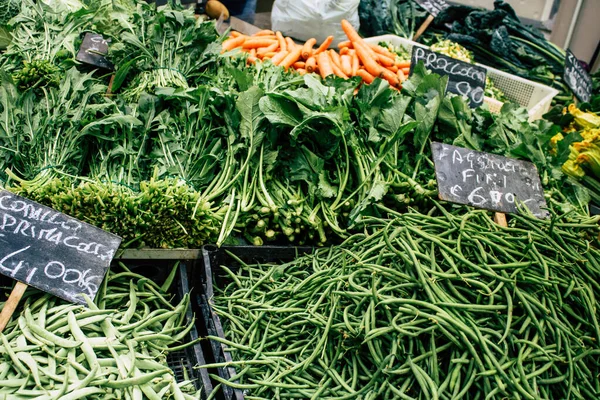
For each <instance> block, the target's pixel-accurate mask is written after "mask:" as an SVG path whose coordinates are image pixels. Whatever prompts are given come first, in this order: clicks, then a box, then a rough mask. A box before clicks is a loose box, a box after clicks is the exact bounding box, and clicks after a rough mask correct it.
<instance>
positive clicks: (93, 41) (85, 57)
mask: <svg viewBox="0 0 600 400" xmlns="http://www.w3.org/2000/svg"><path fill="white" fill-rule="evenodd" d="M108 43H109V42H108V40H106V39H104V37H102V35H99V34H97V33H90V32H88V33H86V34H85V36H84V37H83V42H82V43H81V47H80V48H79V52H77V57H75V58H76V59H77V61H80V62H82V63H86V64H90V65H93V66H95V67H100V68H103V69H108V70H110V71H112V70H114V69H115V67H114V65H113V64H112V63H111V62H110V61H108V59H107V58H106V55H107V54H108Z"/></svg>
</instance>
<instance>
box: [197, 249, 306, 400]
mask: <svg viewBox="0 0 600 400" xmlns="http://www.w3.org/2000/svg"><path fill="white" fill-rule="evenodd" d="M228 252H231V254H233V255H235V257H238V258H239V259H240V260H242V261H243V262H245V263H261V264H270V263H273V264H276V263H281V262H287V261H292V260H293V259H294V258H295V257H297V256H298V255H301V254H306V253H311V252H312V248H311V247H279V246H261V247H256V246H231V247H227V246H224V247H222V248H217V247H216V246H205V247H204V248H203V250H202V261H203V262H202V263H201V265H200V267H199V268H196V269H195V271H194V273H193V274H192V276H191V279H192V282H193V284H194V285H195V286H196V287H201V288H202V293H201V294H200V295H199V296H197V298H196V303H195V306H196V310H195V311H196V313H197V314H198V315H200V314H202V316H203V317H204V318H197V319H196V324H197V325H199V326H198V330H199V331H201V332H206V334H208V335H211V336H218V337H221V338H225V333H224V331H223V326H222V325H221V321H220V319H219V317H218V316H217V315H216V314H215V313H213V312H212V310H211V305H212V304H213V295H214V285H215V284H217V285H220V284H227V283H228V282H229V279H228V277H227V275H226V274H225V273H224V272H223V270H222V268H221V266H222V265H226V266H227V268H229V269H231V270H232V271H236V270H237V269H238V267H239V264H238V261H237V260H236V259H235V258H234V257H231V256H230V255H229V254H228ZM209 342H210V344H209V347H210V348H209V349H206V348H205V350H204V354H205V355H206V356H207V361H208V362H214V363H223V362H230V361H232V358H231V354H230V353H229V352H227V351H225V348H226V347H227V346H225V345H223V344H222V343H220V342H217V341H214V340H211V341H209ZM209 352H210V355H212V359H208V356H209ZM214 372H215V373H217V374H218V375H219V377H221V378H223V379H227V380H230V379H231V378H232V377H235V375H236V372H235V368H233V367H222V368H217V370H216V371H214ZM214 386H216V385H214V382H213V387H214ZM215 395H216V398H218V399H224V400H242V399H244V392H243V391H242V390H239V389H233V388H230V387H228V386H223V385H222V386H221V390H220V391H219V393H215Z"/></svg>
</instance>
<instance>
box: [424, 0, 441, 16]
mask: <svg viewBox="0 0 600 400" xmlns="http://www.w3.org/2000/svg"><path fill="white" fill-rule="evenodd" d="M417 3H418V4H419V5H420V6H421V7H422V8H423V9H424V10H425V11H427V12H428V13H429V14H431V15H433V16H434V17H437V16H438V14H439V13H440V11H443V10H445V9H446V8H448V7H449V6H448V3H446V2H445V1H444V0H417Z"/></svg>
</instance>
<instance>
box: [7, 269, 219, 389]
mask: <svg viewBox="0 0 600 400" xmlns="http://www.w3.org/2000/svg"><path fill="white" fill-rule="evenodd" d="M116 261H119V260H115V262H116ZM122 262H123V263H124V264H125V265H126V266H127V268H129V269H130V270H131V271H132V272H135V273H137V274H139V275H142V276H145V277H147V278H149V279H151V280H153V281H155V282H157V283H162V282H164V281H165V279H166V278H167V274H168V273H169V272H170V271H171V268H172V267H173V265H174V263H175V262H177V261H175V260H158V261H154V260H148V259H139V260H129V259H128V260H123V261H122ZM14 282H15V281H14V280H12V279H10V278H8V277H6V276H4V275H0V298H1V299H3V300H4V299H5V298H6V297H7V296H8V294H9V293H10V291H11V290H12V286H13V285H14ZM38 292H39V291H38V290H37V289H35V288H29V289H27V292H26V293H25V296H28V295H36V293H38ZM189 292H190V287H189V283H188V271H187V263H186V262H184V261H181V262H180V264H179V268H178V271H177V276H176V277H175V280H174V282H173V285H172V286H171V293H170V294H171V295H172V296H173V302H179V301H181V299H182V298H183V296H184V295H185V294H186V293H189ZM192 296H193V295H192ZM22 301H23V300H22ZM190 303H191V302H190ZM18 310H19V309H18V308H17V311H16V312H15V314H16V313H17V312H18ZM193 320H194V314H193V311H192V305H191V304H190V307H189V308H188V310H187V312H186V323H187V324H189V323H191V322H192V321H193ZM198 337H199V336H198V330H197V329H196V327H195V326H194V327H193V328H192V329H191V331H190V332H189V333H188V335H187V336H186V338H185V341H194V340H197V339H198ZM167 364H168V366H169V368H171V370H172V371H173V374H174V376H175V379H176V380H177V382H183V381H185V380H186V376H187V379H189V380H192V381H193V382H194V386H195V387H196V390H200V391H201V399H206V398H207V396H208V393H210V392H212V390H213V386H212V382H211V380H210V377H209V376H208V372H207V371H206V370H205V369H199V368H195V367H196V366H198V365H204V364H206V362H205V357H204V353H203V351H202V347H201V346H200V344H196V345H194V346H189V347H187V348H186V349H183V350H180V351H175V352H171V353H169V354H167Z"/></svg>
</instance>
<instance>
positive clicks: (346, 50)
mask: <svg viewBox="0 0 600 400" xmlns="http://www.w3.org/2000/svg"><path fill="white" fill-rule="evenodd" d="M345 54H350V49H349V48H347V47H343V48H342V49H341V50H340V56H343V55H345Z"/></svg>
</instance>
